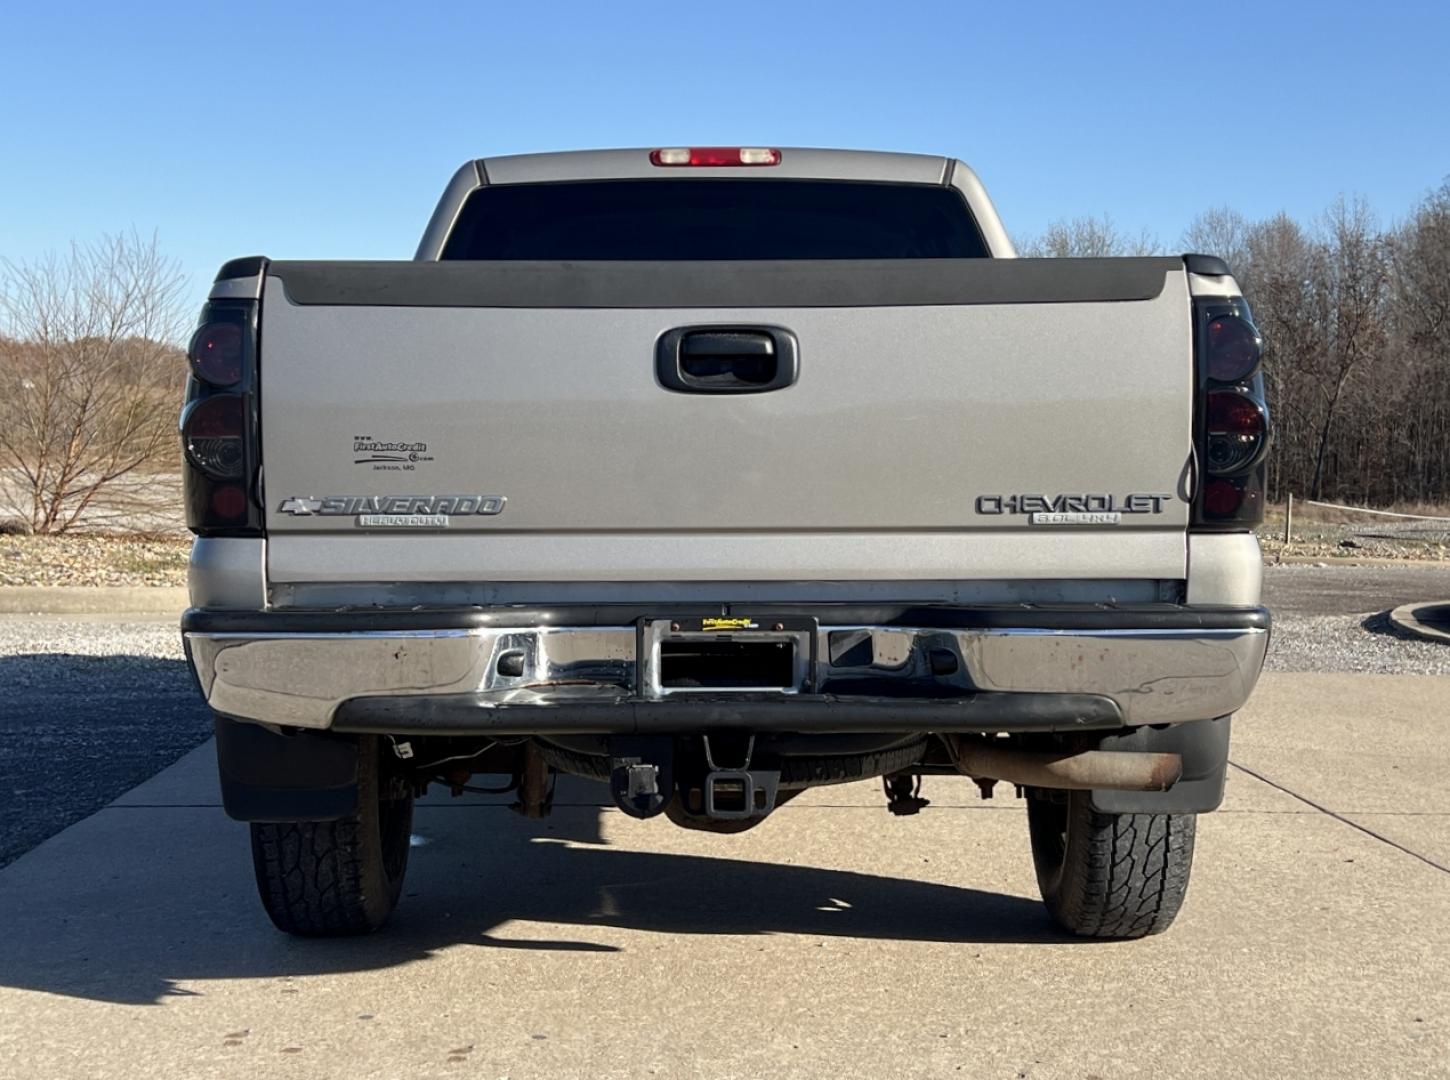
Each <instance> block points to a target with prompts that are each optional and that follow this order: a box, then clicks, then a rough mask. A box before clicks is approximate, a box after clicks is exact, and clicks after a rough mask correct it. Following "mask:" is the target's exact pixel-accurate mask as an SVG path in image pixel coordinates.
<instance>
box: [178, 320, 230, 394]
mask: <svg viewBox="0 0 1450 1080" xmlns="http://www.w3.org/2000/svg"><path fill="white" fill-rule="evenodd" d="M242 338H243V333H242V327H241V326H240V325H238V324H237V323H234V322H212V323H205V324H203V325H202V326H200V327H198V328H197V331H196V333H195V334H193V335H191V345H190V347H189V348H188V349H187V350H186V358H187V359H188V360H189V361H191V370H192V373H193V374H194V375H195V376H196V377H197V378H198V379H201V380H202V381H203V382H208V383H210V384H211V385H212V386H235V385H236V384H237V383H239V382H241V381H242V345H243V342H242Z"/></svg>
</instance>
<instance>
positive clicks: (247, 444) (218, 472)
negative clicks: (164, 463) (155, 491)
mask: <svg viewBox="0 0 1450 1080" xmlns="http://www.w3.org/2000/svg"><path fill="white" fill-rule="evenodd" d="M256 320H257V303H256V301H255V300H212V301H210V302H208V303H207V305H206V306H205V307H204V308H203V309H202V313H201V320H200V325H199V327H198V328H197V331H196V333H195V334H193V335H192V338H191V344H190V346H189V348H188V349H187V359H188V361H189V363H190V365H191V375H192V377H191V379H190V380H188V382H187V391H186V404H185V405H184V406H183V407H182V410H181V445H182V449H183V451H184V454H183V460H182V464H183V468H182V487H183V490H184V493H185V501H186V524H187V526H188V527H189V528H190V529H191V531H192V532H194V533H196V534H197V535H199V536H260V535H261V534H262V506H261V502H260V497H261V492H260V491H259V486H260V485H259V473H260V468H261V440H260V439H259V438H258V417H257V392H258V390H259V388H260V387H259V373H258V371H257V348H256V341H257V332H256V331H257V327H256Z"/></svg>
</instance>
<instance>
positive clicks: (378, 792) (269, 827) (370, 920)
mask: <svg viewBox="0 0 1450 1080" xmlns="http://www.w3.org/2000/svg"><path fill="white" fill-rule="evenodd" d="M359 742H360V745H359V747H358V806H357V810H356V811H355V812H354V813H353V814H351V815H349V816H348V817H345V818H339V819H338V820H336V821H291V822H254V823H253V824H252V865H253V867H254V868H255V870H256V875H257V891H258V892H259V893H260V894H261V897H262V906H263V907H264V908H266V909H267V914H268V915H269V916H270V917H271V919H272V922H273V923H274V924H275V925H276V927H277V929H279V930H283V931H285V932H286V933H289V934H298V935H300V936H303V937H345V936H349V935H353V934H367V933H371V932H372V931H374V930H376V929H378V927H380V926H382V925H383V923H384V922H386V921H387V919H388V916H389V915H391V914H392V911H393V908H394V907H395V906H397V903H398V897H399V895H400V894H401V893H402V889H403V875H404V873H405V871H406V870H407V866H408V846H409V840H410V838H411V834H412V826H413V795H412V792H411V791H410V790H409V789H408V788H407V787H406V786H405V785H404V784H402V783H401V781H399V780H397V779H395V778H393V777H391V776H389V775H388V774H387V773H386V772H385V770H384V769H383V762H382V759H381V745H380V741H379V740H378V739H377V738H375V737H370V736H369V737H364V738H362V739H361V740H359Z"/></svg>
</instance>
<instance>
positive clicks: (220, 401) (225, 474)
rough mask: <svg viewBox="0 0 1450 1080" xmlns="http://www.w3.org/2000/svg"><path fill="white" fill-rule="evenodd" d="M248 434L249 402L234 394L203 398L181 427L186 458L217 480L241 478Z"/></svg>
mask: <svg viewBox="0 0 1450 1080" xmlns="http://www.w3.org/2000/svg"><path fill="white" fill-rule="evenodd" d="M245 433H246V402H245V401H244V400H243V399H242V398H240V397H236V396H235V395H232V394H216V395H214V396H212V397H209V398H202V399H201V400H200V401H198V402H196V404H195V405H193V406H192V408H191V409H190V411H189V412H187V414H186V419H185V420H183V421H182V425H181V438H182V441H183V443H184V444H185V446H186V456H187V457H189V458H190V459H191V461H192V463H193V464H194V465H195V466H196V467H197V468H198V469H200V470H201V471H202V472H204V473H206V474H207V475H208V476H210V477H213V478H215V479H217V480H237V479H240V478H241V476H242V472H243V470H244V469H245V468H246V459H247V453H246V443H245ZM228 516H230V515H228Z"/></svg>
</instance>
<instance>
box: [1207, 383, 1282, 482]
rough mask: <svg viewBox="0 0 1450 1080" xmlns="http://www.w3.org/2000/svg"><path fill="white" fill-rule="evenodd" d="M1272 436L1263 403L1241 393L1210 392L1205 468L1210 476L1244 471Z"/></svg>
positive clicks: (1256, 458) (1230, 391)
mask: <svg viewBox="0 0 1450 1080" xmlns="http://www.w3.org/2000/svg"><path fill="white" fill-rule="evenodd" d="M1268 434H1269V413H1268V410H1267V409H1266V408H1265V407H1264V403H1263V402H1262V401H1255V400H1254V399H1253V398H1251V397H1249V396H1248V395H1247V394H1242V393H1240V392H1238V391H1237V390H1210V391H1209V393H1208V406H1207V410H1206V416H1205V418H1204V435H1205V436H1206V438H1205V450H1204V465H1205V467H1206V468H1207V469H1208V471H1209V472H1210V473H1214V474H1216V475H1222V474H1224V473H1236V472H1241V471H1243V470H1244V469H1246V468H1248V467H1249V466H1250V465H1253V464H1254V463H1255V462H1256V461H1257V460H1258V457H1259V454H1260V452H1261V451H1263V450H1264V449H1265V443H1266V442H1267V440H1268Z"/></svg>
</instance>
